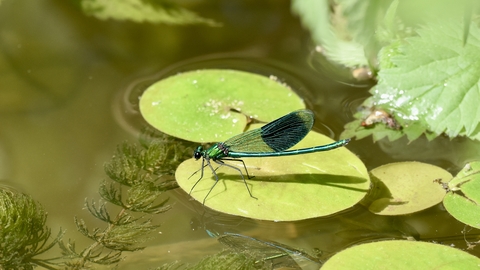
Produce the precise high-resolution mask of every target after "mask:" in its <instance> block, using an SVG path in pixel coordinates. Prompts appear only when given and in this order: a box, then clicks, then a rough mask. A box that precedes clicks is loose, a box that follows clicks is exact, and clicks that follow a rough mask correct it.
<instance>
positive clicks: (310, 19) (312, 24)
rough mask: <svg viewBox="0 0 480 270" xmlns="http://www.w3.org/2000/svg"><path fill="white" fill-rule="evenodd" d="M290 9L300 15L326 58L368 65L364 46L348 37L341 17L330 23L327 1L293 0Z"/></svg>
mask: <svg viewBox="0 0 480 270" xmlns="http://www.w3.org/2000/svg"><path fill="white" fill-rule="evenodd" d="M292 10H293V12H294V13H296V14H298V15H299V16H300V19H301V21H302V24H303V25H304V26H305V27H306V28H308V29H309V30H310V32H311V34H312V38H313V40H314V41H315V43H317V44H318V45H321V47H322V52H323V53H324V55H325V56H326V57H327V58H328V59H330V60H332V61H334V62H336V63H339V64H342V65H345V66H347V67H353V68H356V67H359V66H367V65H368V60H367V58H366V57H365V51H364V47H363V46H362V45H361V44H360V43H357V42H355V41H352V40H351V39H350V37H349V33H348V32H347V30H346V29H345V27H344V25H343V22H341V20H342V19H341V18H340V19H339V20H337V24H335V25H332V24H333V23H332V22H331V21H330V18H331V14H330V6H329V3H328V1H326V0H320V1H319V0H295V1H292Z"/></svg>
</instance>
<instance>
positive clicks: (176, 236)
mask: <svg viewBox="0 0 480 270" xmlns="http://www.w3.org/2000/svg"><path fill="white" fill-rule="evenodd" d="M289 8H290V7H289V2H288V1H215V2H214V3H210V4H208V5H206V4H198V6H197V5H195V4H194V5H193V6H192V9H195V10H196V11H198V12H199V13H201V14H202V15H203V16H206V17H209V16H210V17H212V18H214V19H216V20H217V21H220V22H222V23H223V27H217V28H212V27H208V26H202V25H198V26H167V25H152V24H148V23H141V24H139V23H133V22H118V21H101V20H98V19H96V18H93V17H89V16H86V15H84V14H83V13H82V12H81V11H80V10H79V9H78V8H77V6H76V5H75V4H73V1H60V0H57V1H54V0H50V1H48V0H37V1H25V0H15V1H13V0H4V1H2V2H1V5H0V85H1V90H0V126H1V129H0V181H1V182H2V184H4V185H8V186H10V187H13V188H15V189H17V190H20V191H22V192H25V193H27V194H30V195H31V196H33V198H34V199H36V200H37V201H39V202H40V203H41V204H43V205H44V207H45V208H46V210H47V211H48V213H49V219H48V225H49V226H50V227H51V228H52V229H53V232H54V233H55V232H56V231H58V230H59V228H64V229H67V234H66V239H68V238H70V239H75V241H76V242H77V246H78V247H83V246H84V245H88V244H89V243H90V241H89V240H88V239H86V238H85V237H83V236H82V235H80V234H79V233H78V232H76V228H75V225H74V222H73V217H74V216H77V217H81V218H83V219H85V220H86V221H87V222H88V223H89V224H90V226H92V227H94V226H102V225H103V224H102V223H100V222H98V221H96V220H95V219H93V218H92V217H91V216H90V214H89V213H88V212H87V211H85V210H84V209H83V207H84V206H83V204H84V200H85V198H89V199H95V200H97V199H98V198H99V196H98V194H97V190H98V186H99V184H100V183H101V181H102V180H103V179H105V178H107V177H106V175H105V173H104V171H103V164H104V163H105V162H107V161H108V160H109V159H110V158H111V156H112V155H113V153H114V150H115V148H116V145H118V144H120V143H122V142H123V141H125V140H128V141H130V142H135V141H136V139H137V135H138V131H139V129H140V127H141V126H142V125H143V122H142V120H141V117H140V116H139V115H138V114H136V111H135V108H132V107H130V105H131V104H134V102H131V101H132V99H135V97H136V96H135V93H136V92H135V90H137V88H135V87H137V86H138V84H139V83H140V82H144V81H148V78H152V77H153V78H154V77H155V76H164V75H166V74H169V73H172V72H173V73H174V72H176V71H180V70H189V69H194V68H213V67H214V68H238V69H242V70H248V71H251V72H257V73H260V74H265V75H268V74H269V73H270V74H274V75H275V76H277V77H278V78H280V79H281V80H285V81H286V82H287V83H289V84H290V85H291V86H292V87H293V88H294V89H296V90H297V92H298V93H299V95H301V96H302V97H303V98H304V99H305V102H306V103H307V106H308V107H309V108H310V109H312V110H314V111H315V112H316V116H317V123H316V126H315V129H316V130H318V131H320V132H323V133H324V134H327V135H329V136H332V137H335V138H338V134H339V133H340V132H341V130H342V126H343V125H344V124H345V123H346V122H348V121H350V120H351V113H352V112H354V111H355V110H356V106H358V105H359V104H360V103H361V101H362V99H363V98H365V97H366V96H368V93H367V90H368V88H367V87H350V86H349V85H346V84H344V83H341V82H338V81H336V80H334V79H329V78H328V74H322V73H319V72H318V71H316V70H314V69H313V68H311V67H309V65H308V64H307V62H308V61H307V60H308V57H309V54H310V52H311V50H312V48H313V46H312V45H311V44H310V42H309V38H308V33H306V31H304V30H303V29H302V27H301V26H300V24H299V21H298V19H297V18H296V17H294V16H293V15H291V13H290V9H289ZM365 86H366V85H365ZM132 89H133V90H132ZM464 145H465V144H464V141H463V140H461V139H458V140H453V141H449V140H448V139H445V138H440V139H437V140H435V141H434V142H433V143H428V142H427V141H426V140H418V141H415V142H413V143H411V144H407V145H406V141H405V140H399V141H397V142H394V143H389V142H388V141H381V142H378V143H376V144H374V143H373V142H372V139H371V138H366V139H363V140H360V141H353V142H352V143H351V144H350V145H349V146H348V147H349V149H350V150H351V151H353V152H354V153H356V154H358V155H359V157H360V158H361V159H362V160H363V161H364V162H365V164H366V165H367V168H369V169H372V168H375V167H376V166H379V165H382V164H386V163H388V162H392V161H403V160H417V161H423V162H427V163H431V164H434V165H439V166H441V167H443V168H445V169H447V170H449V171H451V172H456V171H457V170H458V169H459V168H460V167H462V166H463V163H464V162H465V161H466V160H469V159H472V158H473V157H474V156H475V154H476V153H469V152H468V151H466V150H465V146H464ZM168 195H169V196H170V197H171V201H172V202H175V205H174V208H173V210H170V211H169V212H167V213H165V214H160V215H158V216H156V217H155V218H154V221H155V222H158V223H160V224H161V227H160V229H159V233H158V235H157V236H156V238H155V239H154V240H152V241H150V242H148V243H147V244H148V248H147V249H145V250H144V251H143V252H140V253H135V254H127V255H128V258H127V260H126V262H125V263H124V264H121V266H120V269H133V268H136V269H145V268H146V267H147V265H148V266H150V267H153V266H159V265H161V264H162V263H166V262H172V261H174V260H182V261H185V262H195V261H198V260H199V259H200V258H201V257H202V256H205V255H208V254H212V253H214V252H215V251H218V250H220V249H221V248H222V246H220V245H219V244H218V243H217V242H216V241H215V240H214V239H212V238H210V237H209V236H208V234H207V231H206V230H208V231H213V232H218V233H223V232H235V233H243V234H247V235H249V236H252V237H260V238H262V239H270V240H273V241H277V242H281V243H284V244H287V245H291V246H293V247H296V248H302V249H304V250H307V251H311V250H312V249H314V248H316V249H318V250H320V251H323V253H322V254H321V255H320V256H321V257H328V256H329V255H331V254H333V253H335V252H337V251H339V250H341V249H343V248H345V247H347V246H349V245H351V244H353V243H360V242H363V241H368V240H372V239H386V238H405V237H407V236H414V237H416V238H417V239H420V240H431V241H437V242H443V243H446V244H454V245H455V246H457V247H460V248H465V247H466V245H465V241H464V238H463V235H464V233H463V229H464V225H462V224H461V223H459V222H457V221H455V220H454V219H452V218H451V217H449V215H448V214H447V213H446V212H445V211H444V210H443V208H442V206H441V205H438V206H435V207H433V208H431V209H428V210H426V211H423V212H420V213H416V214H413V215H409V216H402V217H396V218H393V217H392V218H391V217H379V216H374V215H373V214H370V213H369V212H368V211H366V210H365V209H363V208H362V207H355V208H354V209H352V210H350V211H348V212H346V213H343V214H340V215H337V216H335V217H329V218H322V219H315V220H306V221H301V222H288V223H273V222H262V221H254V220H248V219H243V218H236V217H228V216H224V215H221V214H218V213H213V212H211V211H209V210H208V209H203V208H202V207H201V205H200V204H198V203H196V202H192V201H190V200H189V196H187V195H186V194H185V193H184V192H182V191H180V190H178V191H174V192H170V193H169V194H168ZM468 233H469V234H471V235H476V234H478V232H477V231H474V230H472V231H469V232H468ZM470 240H475V238H472V239H470ZM469 252H471V253H472V254H475V255H478V251H477V250H475V249H474V250H470V251H469ZM49 254H51V255H52V256H53V255H55V254H59V249H58V248H54V249H53V250H52V251H51V252H50V253H49ZM140 263H141V264H140Z"/></svg>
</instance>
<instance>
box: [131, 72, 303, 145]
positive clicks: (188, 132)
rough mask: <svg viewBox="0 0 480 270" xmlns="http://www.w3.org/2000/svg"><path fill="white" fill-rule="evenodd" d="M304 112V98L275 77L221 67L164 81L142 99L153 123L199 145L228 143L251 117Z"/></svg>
mask: <svg viewBox="0 0 480 270" xmlns="http://www.w3.org/2000/svg"><path fill="white" fill-rule="evenodd" d="M303 108H305V105H304V103H303V100H302V99H301V98H300V97H299V96H298V95H296V94H295V92H293V91H292V89H290V88H289V87H288V86H286V85H285V84H282V83H279V82H278V81H277V80H275V79H274V78H268V77H265V76H261V75H257V74H253V73H248V72H243V71H236V70H219V69H207V70H197V71H190V72H185V73H180V74H178V75H175V76H171V77H168V78H165V79H163V80H161V81H158V82H156V83H155V84H153V85H151V86H150V87H149V88H148V89H147V90H146V91H145V92H144V93H143V95H142V97H141V100H140V111H141V113H142V116H143V117H144V118H145V120H146V121H147V122H148V123H149V124H150V125H152V126H153V127H155V128H157V129H158V130H160V131H162V132H164V133H166V134H169V135H171V136H175V137H177V138H181V139H185V140H189V141H194V142H217V141H224V140H227V139H228V138H230V137H232V136H233V135H236V134H239V133H241V132H243V131H244V130H245V126H246V125H247V122H248V121H249V118H253V119H255V120H258V121H261V122H270V121H272V120H275V119H276V118H278V117H279V116H282V115H285V114H287V113H289V112H292V111H295V110H298V109H303Z"/></svg>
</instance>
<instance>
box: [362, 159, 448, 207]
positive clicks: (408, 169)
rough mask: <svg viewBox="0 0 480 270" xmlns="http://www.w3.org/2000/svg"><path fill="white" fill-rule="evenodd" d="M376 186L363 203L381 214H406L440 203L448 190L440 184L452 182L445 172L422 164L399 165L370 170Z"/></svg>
mask: <svg viewBox="0 0 480 270" xmlns="http://www.w3.org/2000/svg"><path fill="white" fill-rule="evenodd" d="M370 177H371V179H372V183H374V187H373V188H372V192H371V193H370V194H369V195H368V196H367V197H366V198H365V200H364V201H363V202H362V204H364V205H366V206H368V210H369V211H370V212H372V213H375V214H379V215H404V214H410V213H414V212H418V211H421V210H424V209H427V208H429V207H431V206H434V205H436V204H438V203H440V202H441V201H442V199H443V197H444V196H445V193H446V191H445V189H444V188H443V187H442V186H441V185H439V184H438V183H437V182H438V181H439V180H442V181H444V182H447V181H450V179H451V178H452V175H451V174H450V173H449V172H447V171H446V170H444V169H442V168H440V167H437V166H434V165H430V164H426V163H421V162H398V163H390V164H387V165H383V166H380V167H377V168H375V169H373V170H371V171H370Z"/></svg>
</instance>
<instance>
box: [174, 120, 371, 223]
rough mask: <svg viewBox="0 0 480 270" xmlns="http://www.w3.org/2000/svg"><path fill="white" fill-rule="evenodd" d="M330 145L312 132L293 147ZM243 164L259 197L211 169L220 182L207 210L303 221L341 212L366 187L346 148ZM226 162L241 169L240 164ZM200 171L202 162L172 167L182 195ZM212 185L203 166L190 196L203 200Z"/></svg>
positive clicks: (232, 174) (225, 170) (228, 171)
mask: <svg viewBox="0 0 480 270" xmlns="http://www.w3.org/2000/svg"><path fill="white" fill-rule="evenodd" d="M259 126H260V125H254V126H253V127H252V128H257V127H259ZM332 142H333V140H332V139H330V138H328V137H326V136H324V135H322V134H319V133H316V132H313V131H312V132H310V133H309V134H308V135H307V136H306V137H305V138H304V139H303V140H302V141H301V142H299V143H298V144H297V145H296V146H295V147H293V148H292V149H300V148H307V147H312V146H316V145H323V144H329V143H332ZM227 162H228V161H227ZM244 162H245V165H246V166H247V169H248V172H249V174H250V175H253V176H254V178H252V179H247V180H246V181H247V184H248V186H249V188H250V190H251V192H252V195H253V196H255V197H257V198H258V199H254V198H252V197H250V195H249V193H248V191H247V189H246V187H245V184H244V182H243V180H242V178H241V176H240V174H239V173H238V171H236V170H234V169H232V168H229V167H226V166H222V167H220V168H218V169H217V170H216V173H217V174H218V177H219V182H218V183H217V185H216V186H215V188H214V189H213V190H212V191H211V193H210V195H208V198H207V199H206V200H205V205H206V206H208V207H210V208H212V209H215V210H217V211H220V212H224V213H228V214H232V215H237V216H244V217H249V218H255V219H262V220H273V221H292V220H302V219H308V218H314V217H320V216H326V215H331V214H333V213H337V212H340V211H342V210H345V209H347V208H349V207H351V206H353V205H355V204H356V203H357V202H358V201H360V200H361V199H362V198H363V197H364V196H365V194H366V193H367V191H368V189H369V187H370V179H369V177H368V172H367V169H366V168H365V166H364V165H363V163H362V162H361V161H360V159H359V158H358V157H357V156H356V155H355V154H353V153H352V152H350V151H349V150H348V149H347V148H346V147H341V148H337V149H334V150H331V151H327V152H317V153H311V154H304V155H296V156H286V157H268V158H265V157H264V158H245V159H244ZM238 163H240V164H238ZM229 164H231V165H233V166H238V168H239V169H241V170H244V168H243V165H242V163H241V162H229ZM213 165H215V164H213ZM200 167H201V161H200V160H198V161H196V160H195V159H193V158H192V159H189V160H186V161H185V162H183V163H182V164H180V166H179V167H178V168H177V171H176V174H175V177H176V179H177V182H178V184H179V185H180V187H181V188H182V189H183V190H185V191H186V192H187V193H189V192H190V190H191V189H192V186H193V185H194V184H195V183H196V182H197V180H198V179H199V177H200V172H198V173H197V174H195V175H193V176H192V173H194V172H195V171H197V170H198V169H199V168H200ZM244 174H245V173H244ZM190 176H192V177H190ZM214 183H215V177H214V176H213V174H212V172H211V170H210V169H209V168H208V167H206V168H205V170H204V176H203V179H202V180H200V181H199V182H198V184H197V185H196V186H195V189H194V190H193V191H192V192H191V196H192V197H193V198H194V199H195V200H197V201H199V202H203V200H204V198H205V196H206V195H207V193H208V192H209V190H210V189H211V188H212V185H213V184H214Z"/></svg>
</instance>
